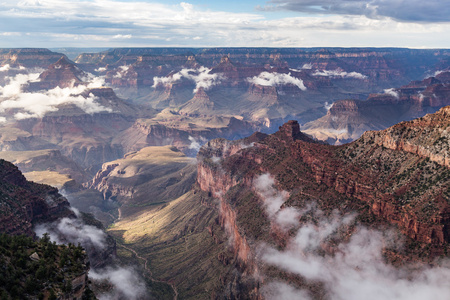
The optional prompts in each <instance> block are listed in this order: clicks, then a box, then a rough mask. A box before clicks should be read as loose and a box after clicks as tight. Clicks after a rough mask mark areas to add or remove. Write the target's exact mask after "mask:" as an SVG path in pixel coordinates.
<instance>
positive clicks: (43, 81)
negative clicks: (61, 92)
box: [29, 56, 86, 91]
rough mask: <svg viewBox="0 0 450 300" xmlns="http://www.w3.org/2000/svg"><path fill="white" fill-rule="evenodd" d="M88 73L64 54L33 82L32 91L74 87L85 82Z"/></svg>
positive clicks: (30, 87) (31, 84)
mask: <svg viewBox="0 0 450 300" xmlns="http://www.w3.org/2000/svg"><path fill="white" fill-rule="evenodd" d="M85 77H86V74H85V73H84V72H83V71H82V70H80V68H78V67H77V66H76V65H75V64H73V63H72V62H70V61H69V60H68V59H67V58H66V57H65V56H62V57H61V58H60V59H59V60H58V61H57V62H56V63H54V64H51V65H50V66H49V67H48V69H47V70H46V71H44V72H42V73H41V75H39V81H38V82H31V83H30V86H29V89H30V90H31V91H36V90H43V89H46V90H48V89H53V88H55V87H58V86H59V87H60V88H66V87H74V86H77V85H79V84H81V83H82V82H83V78H85Z"/></svg>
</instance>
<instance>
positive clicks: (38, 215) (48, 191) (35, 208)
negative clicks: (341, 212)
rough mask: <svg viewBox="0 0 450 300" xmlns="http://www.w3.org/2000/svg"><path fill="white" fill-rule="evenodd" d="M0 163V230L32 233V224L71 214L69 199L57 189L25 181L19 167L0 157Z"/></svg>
mask: <svg viewBox="0 0 450 300" xmlns="http://www.w3.org/2000/svg"><path fill="white" fill-rule="evenodd" d="M0 165H1V168H0V183H1V191H0V192H1V202H2V206H1V211H2V213H1V218H0V228H1V232H4V233H8V234H14V235H17V234H27V235H29V236H34V232H33V230H32V226H33V224H34V223H36V222H50V221H54V220H56V219H57V218H58V217H61V216H71V215H73V212H72V211H71V210H70V209H69V202H68V201H67V200H66V199H65V198H64V197H62V196H61V195H60V194H59V193H58V190H57V189H55V188H52V187H50V186H47V185H41V184H36V183H33V182H28V181H27V180H26V179H25V177H24V176H23V175H22V173H21V172H20V171H19V170H18V168H17V167H15V166H14V165H12V164H11V163H9V162H7V161H4V160H0Z"/></svg>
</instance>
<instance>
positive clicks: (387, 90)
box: [384, 88, 399, 99]
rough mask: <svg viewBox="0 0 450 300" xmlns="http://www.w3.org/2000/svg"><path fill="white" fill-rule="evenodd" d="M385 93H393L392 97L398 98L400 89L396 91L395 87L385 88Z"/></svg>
mask: <svg viewBox="0 0 450 300" xmlns="http://www.w3.org/2000/svg"><path fill="white" fill-rule="evenodd" d="M384 93H385V94H387V95H391V96H392V97H395V98H397V99H398V98H399V94H398V91H396V90H395V89H394V88H391V89H385V90H384Z"/></svg>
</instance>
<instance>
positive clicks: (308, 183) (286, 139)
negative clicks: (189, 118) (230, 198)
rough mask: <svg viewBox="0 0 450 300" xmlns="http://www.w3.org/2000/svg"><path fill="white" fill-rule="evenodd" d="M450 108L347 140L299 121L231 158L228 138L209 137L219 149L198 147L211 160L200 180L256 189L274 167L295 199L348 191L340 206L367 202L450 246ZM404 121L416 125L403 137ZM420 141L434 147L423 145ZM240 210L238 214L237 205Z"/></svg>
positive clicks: (217, 190)
mask: <svg viewBox="0 0 450 300" xmlns="http://www.w3.org/2000/svg"><path fill="white" fill-rule="evenodd" d="M447 115H448V108H444V109H442V110H441V111H440V112H438V113H436V114H434V115H430V116H427V117H425V118H423V119H418V120H415V121H412V122H408V123H402V124H399V125H397V126H394V127H392V128H390V129H388V130H386V131H381V132H377V133H373V132H370V133H367V134H365V135H364V136H363V137H362V138H361V139H359V140H358V141H356V142H354V143H351V144H348V145H344V146H342V147H334V146H329V145H321V144H317V143H313V142H311V140H308V138H307V137H304V136H303V135H302V134H301V133H300V132H299V131H298V124H296V123H295V122H291V123H287V124H285V125H284V126H283V127H280V131H279V132H278V133H276V134H274V135H271V136H269V137H266V138H264V139H263V140H262V141H259V142H256V143H254V144H253V146H252V147H248V148H242V149H240V150H238V151H237V152H234V154H233V155H230V156H228V157H227V156H226V155H222V156H220V154H221V153H222V154H223V151H222V150H220V149H221V148H222V149H223V148H226V147H224V146H223V144H224V142H221V143H218V142H215V143H209V144H207V146H208V147H210V148H211V149H215V150H207V151H206V150H203V151H201V152H200V153H203V154H206V155H205V157H206V159H203V161H202V162H200V163H199V169H198V183H199V185H200V187H201V188H202V189H203V190H205V191H208V192H210V193H211V194H212V195H213V196H214V195H224V194H226V193H227V192H228V191H229V190H230V189H231V188H232V187H235V186H242V185H243V186H246V187H247V188H252V182H253V179H254V177H255V176H256V175H258V174H261V173H265V172H269V173H270V174H272V175H273V176H274V177H275V178H276V179H277V182H278V185H279V187H280V188H282V189H284V190H287V191H288V192H290V193H292V194H291V197H290V200H289V201H290V203H299V201H300V202H301V201H302V200H301V199H302V197H303V196H302V195H310V196H311V197H313V198H314V199H316V198H317V199H321V200H320V204H321V205H322V206H323V207H328V208H329V209H330V208H331V207H333V205H336V203H335V202H334V200H330V198H329V197H330V196H329V194H331V195H333V197H335V198H336V199H339V198H341V199H342V197H343V198H344V199H345V200H344V201H343V202H342V203H340V204H339V205H338V207H340V208H343V207H345V209H349V208H350V207H353V209H355V208H358V207H359V208H358V209H361V207H362V206H364V205H368V207H370V212H371V213H373V214H375V215H377V216H380V217H382V218H383V219H385V220H387V221H388V222H389V223H392V224H396V225H398V226H399V228H400V229H401V230H402V232H404V233H405V234H406V235H408V236H410V237H411V238H412V239H414V240H417V241H418V242H420V243H425V244H432V245H447V244H448V242H449V220H450V219H449V209H450V207H449V203H448V193H449V192H448V188H449V184H450V183H449V182H448V178H449V177H448V173H449V171H448V166H446V165H445V164H446V160H445V159H444V157H447V155H448V149H447V148H448V145H446V144H447V143H446V142H445V141H443V139H442V138H441V136H442V135H444V136H446V133H445V132H444V130H445V128H446V127H447V125H448V124H447V123H448V117H447ZM431 123H433V125H432V126H430V127H428V126H429V125H430V124H431ZM399 128H411V129H410V132H411V133H410V134H409V135H407V134H406V132H407V129H403V132H405V134H403V135H402V136H401V138H400V136H399V135H398V134H397V136H396V137H395V138H393V137H392V135H393V133H392V132H399ZM412 128H414V129H412ZM430 128H436V129H435V132H434V133H436V134H433V133H432V134H430V131H431V129H430ZM438 133H439V134H438ZM395 139H396V140H395ZM394 141H395V142H394ZM419 141H420V142H419ZM444 142H445V143H444ZM414 143H415V144H414ZM419 143H420V144H419ZM228 144H229V143H228ZM444 144H445V145H444ZM225 145H227V143H225ZM383 145H384V147H383ZM399 145H402V146H399ZM403 145H410V146H406V147H405V146H403ZM387 146H389V147H387ZM427 146H428V148H427ZM227 147H228V146H227ZM419 147H422V148H420V149H428V150H427V151H426V152H424V151H422V152H421V151H420V150H418V149H419ZM387 148H391V149H393V150H391V149H387ZM205 149H207V148H205ZM205 151H206V152H205ZM207 153H209V154H207ZM222 159H223V160H222ZM433 160H434V161H437V163H435V162H433ZM218 178H219V179H218ZM324 186H325V187H327V188H325V189H324ZM339 195H341V196H339ZM325 199H328V200H325ZM318 201H319V200H318ZM341 201H342V200H341ZM343 203H346V204H345V205H344V204H343ZM335 208H336V207H335ZM236 210H237V214H239V207H237V208H236ZM240 231H241V232H242V231H245V229H242V228H240ZM244 236H245V235H244Z"/></svg>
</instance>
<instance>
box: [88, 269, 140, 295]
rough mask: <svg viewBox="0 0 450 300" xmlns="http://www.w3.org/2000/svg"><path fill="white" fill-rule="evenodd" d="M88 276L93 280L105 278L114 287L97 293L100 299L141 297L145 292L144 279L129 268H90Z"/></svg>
mask: <svg viewBox="0 0 450 300" xmlns="http://www.w3.org/2000/svg"><path fill="white" fill-rule="evenodd" d="M89 277H90V278H92V279H93V280H107V281H109V282H110V283H112V285H113V287H114V290H113V291H111V292H107V293H106V294H100V295H98V297H99V299H100V300H114V299H130V300H135V299H142V297H143V296H144V295H145V293H146V288H145V283H144V281H143V280H142V278H140V277H139V276H138V275H137V273H136V271H135V270H133V269H131V268H122V267H114V268H106V269H101V270H91V271H90V272H89Z"/></svg>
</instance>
